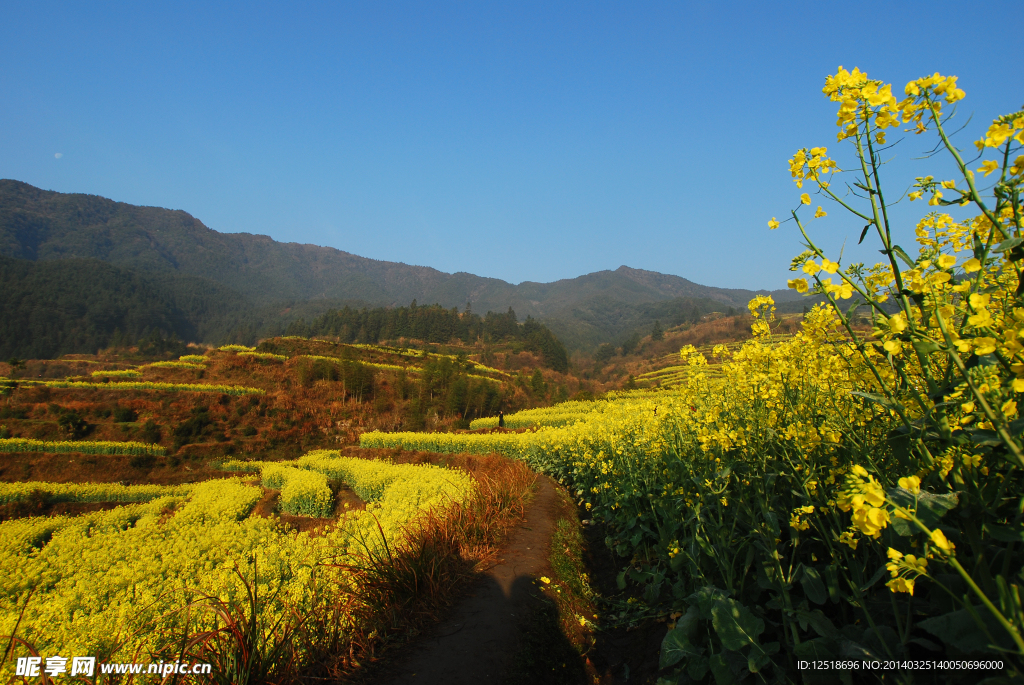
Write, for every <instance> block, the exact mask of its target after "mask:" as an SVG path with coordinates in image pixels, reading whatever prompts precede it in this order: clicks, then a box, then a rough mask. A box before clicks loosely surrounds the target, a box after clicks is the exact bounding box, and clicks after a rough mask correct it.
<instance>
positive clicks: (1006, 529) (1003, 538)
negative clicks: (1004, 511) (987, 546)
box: [982, 523, 1024, 542]
mask: <svg viewBox="0 0 1024 685" xmlns="http://www.w3.org/2000/svg"><path fill="white" fill-rule="evenodd" d="M982 530H984V531H985V532H986V533H988V534H989V536H990V537H991V538H992V539H993V540H998V541H999V542H1024V528H1020V527H1019V526H1018V527H1015V528H1014V527H1011V526H993V525H989V524H988V523H986V524H985V525H984V526H982Z"/></svg>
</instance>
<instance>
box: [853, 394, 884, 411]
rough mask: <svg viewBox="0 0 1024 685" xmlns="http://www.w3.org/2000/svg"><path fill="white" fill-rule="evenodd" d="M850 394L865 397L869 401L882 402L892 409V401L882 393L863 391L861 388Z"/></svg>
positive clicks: (881, 403)
mask: <svg viewBox="0 0 1024 685" xmlns="http://www.w3.org/2000/svg"><path fill="white" fill-rule="evenodd" d="M850 394H851V395H854V396H856V397H863V398H864V399H866V400H867V401H868V402H874V403H875V404H880V405H882V406H883V407H885V408H886V409H892V402H890V401H889V400H887V399H885V398H884V397H882V396H881V395H876V394H874V393H871V392H861V391H860V390H854V391H853V392H851V393H850Z"/></svg>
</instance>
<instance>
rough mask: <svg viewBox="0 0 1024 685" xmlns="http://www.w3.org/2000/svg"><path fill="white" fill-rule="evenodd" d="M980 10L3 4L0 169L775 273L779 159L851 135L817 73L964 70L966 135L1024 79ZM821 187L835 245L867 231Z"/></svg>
mask: <svg viewBox="0 0 1024 685" xmlns="http://www.w3.org/2000/svg"><path fill="white" fill-rule="evenodd" d="M167 5H170V4H169V3H168V4H167ZM971 7H972V6H970V5H963V4H962V3H944V2H932V3H928V4H927V5H923V4H920V3H893V2H887V3H877V4H872V3H870V2H862V3H857V4H854V5H851V4H849V3H822V2H814V3H799V2H794V3H732V4H729V3H724V2H704V3H698V2H675V3H606V2H587V3H583V2H580V3H557V2H516V3H501V4H499V3H480V2H477V3H446V2H430V3H427V2H397V3H395V2H387V1H380V2H372V3H342V2H332V3H323V4H315V3H260V2H246V3H233V4H229V3H205V2H204V3H195V4H187V3H176V4H174V5H173V6H158V4H157V3H138V2H133V3H120V4H118V3H103V2H92V3H51V2H19V3H14V2H9V3H5V13H4V14H5V21H4V22H3V24H2V26H0V60H2V63H3V65H4V68H3V70H2V72H0V93H2V97H0V177H2V178H14V179H18V180H21V181H25V182H27V183H31V184H33V185H36V186H39V187H42V188H45V189H51V190H57V191H61V192H83V193H92V194H96V195H102V196H105V197H109V198H112V199H115V200H119V201H122V202H128V203H132V204H141V205H155V206H160V207H169V208H174V209H183V210H185V211H187V212H189V213H191V214H193V215H194V216H196V217H197V218H199V219H200V220H202V221H203V222H204V223H205V224H206V225H207V226H209V227H210V228H213V229H215V230H218V231H225V232H235V231H248V232H251V233H262V234H266V235H270V236H272V237H273V238H275V239H277V240H282V241H295V242H304V243H315V244H319V245H330V246H333V247H337V248H339V249H342V250H346V251H349V252H352V253H355V254H358V255H362V256H365V257H372V258H374V259H382V260H390V261H401V262H406V263H410V264H422V265H427V266H432V267H435V268H437V269H441V270H443V271H448V272H454V271H469V272H471V273H476V274H479V275H483V276H492V277H496V278H502V279H505V280H507V281H510V282H514V283H517V282H520V281H524V280H532V281H552V280H557V279H560V278H572V277H575V276H578V275H581V274H584V273H588V272H592V271H598V270H601V269H614V268H616V267H618V266H619V265H621V264H627V265H629V266H632V267H635V268H642V269H650V270H653V271H660V272H663V273H671V274H676V275H680V276H683V277H686V278H689V279H691V280H693V281H696V282H698V283H703V284H706V285H714V286H722V287H746V288H762V287H769V288H774V287H784V285H785V278H786V276H787V274H788V272H787V271H786V267H787V266H788V263H789V259H790V257H792V256H793V255H794V254H796V253H798V252H799V251H800V249H801V248H800V247H799V245H798V243H797V238H796V236H795V235H794V233H793V231H792V230H791V229H787V227H783V228H782V229H779V230H778V231H775V232H769V231H768V230H767V227H766V222H767V220H768V219H769V218H770V217H772V216H778V217H780V218H782V217H783V216H785V215H786V214H787V213H788V211H789V209H790V208H792V207H793V206H795V204H796V202H797V197H798V194H799V192H800V191H798V190H797V189H796V188H795V187H794V186H793V184H792V182H791V181H790V180H789V174H788V171H787V164H786V160H787V159H788V158H789V157H790V156H791V155H792V153H793V152H794V151H795V150H796V149H797V148H799V147H802V146H807V147H810V146H813V145H822V144H824V145H828V146H829V147H830V152H835V153H836V156H837V158H838V159H839V161H840V163H841V164H842V162H843V161H844V160H848V159H849V158H848V157H844V154H843V151H842V148H841V147H840V146H837V145H836V143H835V131H836V129H835V126H834V121H835V116H834V114H835V109H836V108H835V105H834V104H833V103H830V102H828V101H827V100H826V99H825V98H824V97H823V96H822V95H821V87H822V85H823V81H824V77H825V75H826V74H828V73H833V72H834V71H835V68H836V66H837V65H839V64H842V65H844V66H846V67H847V68H852V67H853V66H859V67H860V68H861V69H864V70H866V71H867V72H868V73H869V74H870V75H871V76H872V77H875V78H881V79H884V80H886V81H888V82H893V83H894V84H895V86H896V87H895V88H894V91H895V92H899V93H901V92H902V87H903V84H905V83H906V81H908V80H910V79H913V78H917V77H919V76H923V75H925V74H927V73H931V72H934V71H940V72H942V73H944V74H947V73H951V74H956V75H958V76H959V77H960V85H961V87H962V88H963V89H964V90H966V91H967V99H966V100H965V101H964V102H963V103H961V105H960V109H959V112H960V114H961V118H962V120H964V121H966V119H967V116H968V115H971V114H973V116H974V118H973V120H972V122H971V124H970V126H969V127H968V130H967V132H966V133H965V134H964V136H963V138H962V139H961V140H962V142H963V145H965V146H966V145H969V141H970V140H971V139H973V137H976V135H972V134H977V133H978V132H980V131H982V130H984V128H985V127H986V126H987V124H988V123H989V122H990V121H991V119H992V118H993V117H995V116H997V115H999V114H1003V113H1006V112H1009V111H1014V110H1017V109H1019V108H1020V107H1021V106H1022V104H1024V79H1022V78H1021V72H1020V68H1019V59H1020V54H1021V48H1022V47H1024V45H1022V40H1021V38H1020V35H1019V31H1017V30H1016V29H1011V28H1000V27H1018V26H1020V24H1021V21H1022V19H1024V3H1020V2H988V3H985V5H984V9H983V10H982V9H971ZM1014 64H1017V66H1016V67H1013V66H1012V65H1014ZM1000 65H1009V66H1008V67H1007V66H1004V67H1003V68H1000ZM926 143H928V144H929V145H930V141H925V140H922V139H921V138H917V137H914V136H909V137H908V138H907V139H906V140H904V142H903V143H901V145H900V146H898V147H897V148H896V149H895V151H894V153H895V158H894V160H893V162H892V164H891V166H890V167H889V168H888V169H887V174H889V176H890V177H891V179H892V181H893V187H899V188H901V189H902V188H903V187H904V186H905V185H906V184H908V183H911V182H912V179H913V177H914V176H918V175H925V174H927V173H931V174H933V175H935V176H937V177H942V176H943V171H944V170H948V168H947V167H943V165H942V164H940V163H937V162H923V161H913V159H912V158H913V157H915V156H918V155H919V154H920V153H921V152H923V151H924V150H925V149H926V148H927V145H926ZM58 154H60V155H61V156H60V157H59V158H58V157H57V156H56V155H58ZM816 204H817V203H816ZM921 204H922V203H918V204H917V205H913V206H905V207H900V208H897V210H896V217H897V219H898V220H899V221H900V222H901V225H902V226H903V231H904V235H906V236H911V235H912V233H911V229H912V226H913V222H914V220H915V219H916V217H918V216H920V214H922V213H923V211H924V210H925V208H924V207H922V206H921ZM826 209H829V210H830V216H829V217H828V218H827V219H824V220H821V221H819V222H818V223H817V224H816V225H815V230H816V232H817V235H819V236H820V237H821V239H822V242H823V244H825V245H827V246H829V247H830V248H832V249H834V250H836V251H838V249H839V247H840V246H841V245H842V244H843V241H844V239H848V238H849V243H854V242H856V238H857V235H858V234H859V232H860V228H861V225H860V224H857V223H855V222H851V221H848V220H846V219H845V218H843V217H842V215H841V213H840V212H839V211H834V210H833V209H832V208H828V207H826ZM850 236H852V238H850ZM911 241H912V238H911V237H907V238H904V242H905V243H909V242H911ZM851 255H853V256H854V257H856V258H861V259H872V257H871V256H870V253H869V251H868V250H866V249H864V248H862V249H861V250H860V251H857V250H853V249H851V248H849V247H848V249H847V256H848V257H849V256H851ZM872 261H873V259H872Z"/></svg>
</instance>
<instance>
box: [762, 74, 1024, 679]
mask: <svg viewBox="0 0 1024 685" xmlns="http://www.w3.org/2000/svg"><path fill="white" fill-rule="evenodd" d="M824 93H825V95H826V96H827V97H828V98H829V99H830V100H832V101H833V102H836V103H838V104H839V111H838V121H837V125H838V127H839V129H840V130H839V134H838V140H839V141H840V142H841V143H845V144H847V145H848V146H850V147H851V148H852V153H853V154H852V163H851V164H850V166H849V168H848V169H841V168H840V166H839V163H838V162H837V161H835V160H833V159H832V158H830V157H829V156H828V150H827V149H826V148H825V147H813V148H810V149H801V150H798V151H797V152H796V154H794V156H793V158H792V159H790V160H789V165H790V173H791V174H792V177H793V180H794V182H795V183H796V185H797V187H798V188H800V189H804V190H805V192H803V193H802V194H801V195H800V201H799V204H798V205H797V207H796V209H794V210H793V211H791V213H790V219H789V220H788V221H791V222H792V223H793V224H795V226H796V228H797V229H798V230H799V232H800V235H801V237H802V240H803V244H804V246H805V247H806V250H805V251H804V252H802V253H801V254H799V255H798V256H797V257H796V258H794V260H793V262H792V264H791V270H793V271H796V272H798V275H797V277H795V278H793V279H792V280H790V281H789V287H790V288H793V289H795V290H797V291H798V292H800V293H810V294H820V295H823V296H824V297H825V298H826V299H827V301H828V302H829V303H830V304H831V305H832V307H833V308H834V310H835V314H834V315H835V317H836V319H837V321H838V322H839V324H840V325H841V326H842V328H843V329H845V337H846V338H847V339H848V340H849V341H850V343H849V346H850V348H851V349H852V350H855V351H856V355H855V357H854V358H852V359H851V360H850V364H851V369H855V371H856V374H857V375H858V376H860V377H861V380H862V381H863V382H862V387H861V388H860V389H859V390H857V391H853V392H852V393H851V394H852V395H854V396H856V397H858V398H859V399H860V400H862V401H863V402H865V403H868V404H871V405H873V406H874V407H875V408H876V409H877V410H878V411H879V413H880V414H884V415H888V417H889V418H890V419H892V420H893V422H894V423H895V425H896V427H895V429H894V430H892V431H891V432H890V433H889V434H888V436H887V440H886V441H885V445H884V449H882V450H880V451H879V452H878V453H877V455H876V456H877V459H870V458H866V459H864V463H856V464H852V465H851V466H850V467H849V468H848V469H846V470H845V472H844V473H843V474H842V477H843V479H844V480H843V482H844V487H843V489H842V491H841V492H840V494H839V497H838V498H837V501H836V504H837V506H838V508H839V509H840V510H842V511H844V512H847V513H848V514H849V517H850V518H849V523H850V527H849V529H848V530H847V531H846V532H845V533H844V534H843V535H842V536H841V542H842V543H844V544H845V545H847V546H849V547H850V548H852V549H856V548H857V546H858V545H859V544H865V543H864V542H863V540H864V539H865V538H866V539H867V540H868V541H869V542H868V543H867V544H875V545H880V546H881V547H882V548H884V549H885V553H886V558H887V559H888V563H887V564H886V567H885V568H886V571H887V572H888V574H889V580H888V587H889V589H890V591H891V592H892V593H893V594H894V595H895V596H903V595H906V596H907V599H906V600H905V601H904V604H905V606H900V605H898V603H897V602H896V600H895V597H894V600H893V608H894V609H898V611H897V616H896V626H897V627H898V631H899V637H900V638H901V640H902V641H903V642H904V643H905V642H906V641H907V638H908V636H910V635H911V633H912V626H913V624H914V622H915V621H918V620H921V619H922V618H924V617H922V616H920V614H921V611H920V610H921V609H922V608H924V607H927V606H929V603H928V600H926V601H925V602H920V601H919V602H918V604H917V605H916V607H915V605H914V603H913V602H912V601H911V597H913V596H914V593H915V589H920V588H921V587H922V585H924V586H927V587H928V590H927V593H928V594H929V596H931V597H934V595H935V593H939V594H941V595H945V596H946V597H947V598H948V599H949V600H950V601H951V602H952V608H953V611H951V612H949V613H948V614H947V615H946V620H945V624H944V625H943V626H939V627H938V628H936V625H937V624H935V622H934V621H933V623H932V628H935V629H934V630H933V631H932V632H933V633H935V634H937V635H939V636H940V637H943V638H945V642H946V643H947V647H952V648H953V649H954V650H956V649H958V648H959V649H960V650H961V651H962V652H964V653H968V652H970V651H972V650H976V649H978V648H979V646H980V648H981V649H986V648H987V649H991V650H994V651H1000V652H1002V653H1003V654H1005V655H1006V656H1007V658H1009V659H1010V660H1011V662H1013V660H1014V659H1016V664H1017V666H1018V667H1019V666H1020V664H1021V663H1022V662H1021V661H1020V659H1022V658H1024V612H1022V608H1021V597H1020V587H1021V584H1022V581H1024V574H1022V571H1021V568H1022V565H1024V556H1022V554H1021V552H1020V547H1021V546H1022V545H1024V525H1022V524H1024V498H1022V497H1021V493H1022V487H1021V486H1022V478H1021V469H1022V468H1024V447H1022V446H1024V440H1022V433H1024V419H1022V418H1020V415H1019V413H1018V406H1017V403H1018V400H1019V394H1020V393H1021V392H1024V235H1022V234H1021V223H1022V217H1021V197H1020V196H1021V187H1022V184H1024V155H1022V154H1021V153H1022V151H1024V150H1022V147H1024V111H1019V112H1014V113H1011V114H1007V115H1004V116H1001V117H998V118H997V119H995V120H994V121H993V122H992V124H991V126H989V127H988V130H987V132H986V133H985V136H984V137H983V138H981V139H979V140H977V141H975V142H974V145H973V146H972V147H970V148H968V149H967V150H962V149H960V148H959V147H958V146H957V145H956V144H955V143H954V142H953V139H952V137H951V134H950V133H949V131H948V129H949V124H950V119H951V118H952V116H953V113H954V110H953V108H952V107H951V106H952V105H955V104H956V103H957V102H959V101H961V100H963V99H964V97H965V93H964V91H963V90H962V89H960V88H959V87H958V85H957V78H956V77H955V76H942V75H940V74H934V75H932V76H927V77H924V78H920V79H917V80H915V81H911V82H910V83H908V84H907V85H906V87H905V89H904V93H905V97H904V98H903V99H902V100H898V99H897V97H896V96H895V95H893V93H892V87H891V86H890V85H888V84H884V83H882V82H881V81H877V80H874V79H871V78H869V77H868V75H867V74H865V73H863V72H861V71H859V70H858V69H854V70H853V71H852V72H851V71H847V70H845V69H843V68H841V67H840V68H839V70H838V72H837V73H836V74H835V75H832V76H829V77H828V78H827V80H826V83H825V88H824ZM903 126H907V127H908V128H906V129H904V132H912V133H913V134H915V135H923V134H930V135H934V136H936V137H937V138H938V142H937V146H936V152H944V153H945V154H948V155H949V156H950V157H951V158H952V161H953V163H954V165H955V168H956V175H955V177H954V178H950V179H947V180H938V179H936V178H935V177H933V176H922V177H918V178H917V179H916V180H915V182H914V183H913V185H912V186H910V187H908V188H907V189H906V190H905V191H903V192H902V193H897V194H896V195H893V194H892V193H890V191H889V190H888V187H887V186H883V183H882V179H883V176H884V171H885V170H884V166H883V155H884V154H885V151H886V150H887V149H888V147H889V146H891V145H892V144H893V142H895V141H889V140H888V138H890V137H892V135H893V133H894V132H898V131H900V129H901V128H902V127H903ZM807 191H809V192H807ZM811 193H814V194H815V195H816V196H817V197H819V198H821V201H822V202H823V204H822V205H818V206H817V208H816V209H815V210H814V211H813V215H812V216H810V217H808V213H809V212H810V209H809V208H810V207H812V206H814V205H817V202H814V201H813V199H812V196H811ZM922 200H925V201H926V203H927V205H928V207H929V208H930V209H929V211H927V213H926V214H925V216H924V217H923V218H921V219H920V221H918V223H917V225H916V227H915V235H916V242H917V249H916V252H917V254H916V256H911V255H910V253H909V252H908V251H907V250H906V249H904V248H903V247H901V246H900V245H899V244H897V237H896V230H895V227H894V226H893V223H892V221H891V219H890V213H891V208H892V206H893V205H894V204H895V203H898V202H903V201H910V202H915V201H922ZM829 203H831V204H832V205H834V206H838V207H839V208H840V209H841V210H844V211H846V212H849V213H850V214H852V215H853V216H855V217H857V218H858V219H859V220H860V221H862V222H863V223H864V229H863V231H862V232H861V235H860V240H861V242H863V241H864V240H865V239H867V238H868V237H869V236H870V237H871V238H872V239H873V240H877V241H878V243H879V244H880V247H881V249H880V250H879V252H881V254H882V255H883V256H884V260H883V261H881V262H879V263H877V264H874V265H872V266H867V265H865V264H860V263H851V264H843V263H842V262H843V260H842V259H841V258H837V259H835V261H833V260H832V259H830V258H829V257H828V256H826V254H825V251H824V250H823V249H821V248H820V247H819V246H818V245H817V243H816V242H815V241H814V239H813V237H812V234H811V230H810V229H811V224H812V223H814V222H815V221H819V220H821V219H824V218H825V217H826V216H827V212H826V210H825V209H824V206H825V205H827V204H829ZM954 207H962V208H970V209H971V210H973V212H970V213H973V214H974V215H973V216H972V217H971V218H967V219H961V218H955V217H954V216H953V215H951V214H950V213H949V211H947V208H948V209H952V208H954ZM958 214H960V212H958ZM768 225H769V228H771V229H773V230H774V229H776V228H778V227H779V225H780V222H779V221H778V220H777V219H775V218H774V217H773V218H772V219H771V221H769V222H768ZM858 312H859V313H861V314H863V313H865V312H866V314H867V315H868V317H869V318H870V320H871V324H872V326H871V330H870V332H867V333H866V332H864V330H863V328H862V327H857V326H855V324H854V321H855V320H856V318H857V316H858ZM883 452H884V453H885V454H883ZM919 594H920V593H919ZM930 604H931V605H932V606H934V605H935V604H936V602H935V601H934V600H931V601H930ZM958 636H959V637H958ZM978 636H981V637H980V638H979V637H978ZM976 643H977V644H976Z"/></svg>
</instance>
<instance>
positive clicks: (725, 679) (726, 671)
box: [708, 654, 739, 685]
mask: <svg viewBox="0 0 1024 685" xmlns="http://www.w3.org/2000/svg"><path fill="white" fill-rule="evenodd" d="M708 666H710V667H711V673H712V675H714V676H715V685H734V684H735V683H738V682H739V681H738V680H737V679H736V674H735V673H733V670H732V668H731V667H730V666H729V661H728V660H727V659H726V658H725V655H724V654H715V655H714V656H712V657H711V658H710V659H709V660H708Z"/></svg>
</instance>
